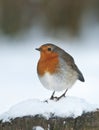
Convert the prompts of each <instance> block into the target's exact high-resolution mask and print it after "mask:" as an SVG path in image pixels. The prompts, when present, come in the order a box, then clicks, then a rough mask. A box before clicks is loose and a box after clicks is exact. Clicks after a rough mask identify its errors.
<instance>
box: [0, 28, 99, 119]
mask: <svg viewBox="0 0 99 130" xmlns="http://www.w3.org/2000/svg"><path fill="white" fill-rule="evenodd" d="M47 42H51V43H53V44H56V45H58V46H60V47H61V48H64V50H66V51H67V52H69V53H70V54H71V55H72V56H73V57H74V59H75V62H76V64H77V66H78V67H79V69H80V70H81V72H82V73H83V75H84V77H85V82H84V83H82V82H80V81H77V82H76V83H75V85H74V86H73V87H72V88H71V89H70V90H68V92H67V95H66V96H67V98H66V99H65V100H60V101H59V102H54V101H48V103H44V102H43V101H44V100H45V99H49V97H50V95H51V94H52V91H49V90H47V89H45V88H44V87H43V86H42V84H41V83H40V81H39V79H38V76H37V72H36V65H37V61H38V59H39V52H37V51H36V50H35V48H37V47H39V46H40V45H41V44H44V43H47ZM98 42H99V26H97V27H96V28H94V29H93V28H92V29H90V32H86V33H84V36H82V37H81V38H80V39H71V40H70V39H68V38H67V37H66V39H65V38H63V37H62V38H60V39H59V38H53V37H50V36H47V35H46V34H44V33H42V31H41V32H40V30H38V31H37V30H36V31H34V32H33V31H31V32H30V33H28V35H27V36H26V37H25V38H24V39H13V40H11V39H9V38H5V37H3V36H1V37H0V43H2V44H0V115H1V116H0V118H3V119H4V120H7V119H9V118H15V117H17V116H20V117H21V116H24V115H35V114H37V113H39V114H44V116H45V117H46V118H48V117H49V116H50V113H51V112H52V113H54V115H58V116H64V115H65V116H71V115H73V117H76V116H79V115H81V114H82V112H83V111H91V110H95V108H97V107H98V108H99V101H98V100H97V99H99V87H98V84H99V71H98V70H99V60H98V59H99V44H98ZM14 43H15V44H14ZM69 43H71V44H69ZM60 93H62V92H60ZM60 93H56V95H57V96H58V95H60ZM72 96H73V97H72ZM29 99H31V100H29ZM19 102H21V103H19ZM16 104H17V105H16ZM90 104H93V105H90ZM94 104H97V105H94ZM12 106H13V107H12ZM26 106H29V107H26ZM34 106H36V107H34ZM16 108H17V109H16ZM34 108H35V109H34ZM40 108H43V109H40ZM3 113H4V114H3Z"/></svg>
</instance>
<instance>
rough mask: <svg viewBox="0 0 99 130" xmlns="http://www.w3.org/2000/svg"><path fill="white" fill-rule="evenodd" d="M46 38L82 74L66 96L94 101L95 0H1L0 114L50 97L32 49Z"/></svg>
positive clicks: (98, 55) (98, 50)
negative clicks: (12, 107)
mask: <svg viewBox="0 0 99 130" xmlns="http://www.w3.org/2000/svg"><path fill="white" fill-rule="evenodd" d="M47 42H51V43H54V44H56V45H59V46H60V47H61V48H64V49H65V50H66V51H67V52H68V53H70V54H71V55H72V56H73V57H74V58H75V62H76V64H77V65H78V67H79V68H80V70H81V71H82V73H83V75H84V77H85V80H86V82H85V83H80V82H79V81H78V82H77V83H76V84H75V85H74V87H73V88H72V89H71V90H70V91H69V92H68V94H67V95H69V96H77V97H81V98H84V99H85V100H87V101H89V102H90V103H95V104H99V101H97V97H98V99H99V94H98V91H99V87H98V84H99V0H9V1H6V0H0V113H2V112H4V111H6V110H8V108H9V107H11V106H12V105H13V104H16V103H18V102H19V101H23V100H26V99H29V98H40V99H45V98H49V96H50V94H51V92H50V91H48V90H46V89H44V88H43V87H42V85H41V84H40V82H39V79H38V77H37V74H36V65H37V61H38V59H39V53H38V52H36V51H35V48H36V47H38V46H40V45H41V44H44V43H47Z"/></svg>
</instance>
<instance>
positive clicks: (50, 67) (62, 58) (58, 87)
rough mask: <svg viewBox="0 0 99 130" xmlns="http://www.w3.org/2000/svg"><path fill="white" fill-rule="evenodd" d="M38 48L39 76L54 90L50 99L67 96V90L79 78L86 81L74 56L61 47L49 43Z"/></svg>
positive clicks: (45, 84) (45, 85)
mask: <svg viewBox="0 0 99 130" xmlns="http://www.w3.org/2000/svg"><path fill="white" fill-rule="evenodd" d="M36 50H38V51H40V59H39V61H38V65H37V73H38V77H39V79H40V81H41V83H42V84H43V86H44V87H45V88H47V89H49V90H52V91H53V93H52V95H51V97H50V99H57V100H59V99H60V98H62V97H65V94H66V92H67V90H68V89H69V88H71V87H72V86H73V84H74V83H75V81H76V80H77V79H79V80H80V81H82V82H84V81H85V80H84V77H83V75H82V73H81V71H80V70H79V69H78V67H77V65H76V64H75V61H74V59H73V57H72V56H71V55H70V54H68V53H67V52H65V51H64V50H63V49H61V48H60V47H58V46H56V45H54V44H50V43H47V44H44V45H42V46H40V48H36ZM62 90H65V92H64V93H63V94H62V95H61V96H60V97H54V94H55V91H62Z"/></svg>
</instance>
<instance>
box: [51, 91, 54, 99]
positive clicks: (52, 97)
mask: <svg viewBox="0 0 99 130" xmlns="http://www.w3.org/2000/svg"><path fill="white" fill-rule="evenodd" d="M54 94H55V91H54V92H53V93H52V96H51V97H50V99H51V100H53V99H54Z"/></svg>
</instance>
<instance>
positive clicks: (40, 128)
mask: <svg viewBox="0 0 99 130" xmlns="http://www.w3.org/2000/svg"><path fill="white" fill-rule="evenodd" d="M32 130H44V128H42V127H41V126H35V127H33V129H32Z"/></svg>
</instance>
